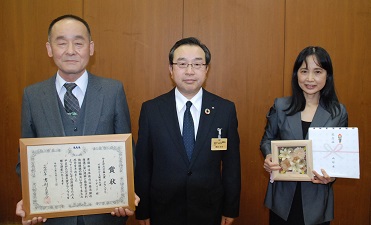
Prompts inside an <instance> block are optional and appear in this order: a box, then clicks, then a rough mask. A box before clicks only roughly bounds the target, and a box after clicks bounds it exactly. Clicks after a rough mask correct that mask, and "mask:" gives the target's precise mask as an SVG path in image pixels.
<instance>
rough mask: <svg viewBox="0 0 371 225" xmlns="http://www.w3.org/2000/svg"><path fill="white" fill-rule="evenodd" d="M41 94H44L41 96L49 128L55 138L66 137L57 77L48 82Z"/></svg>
mask: <svg viewBox="0 0 371 225" xmlns="http://www.w3.org/2000/svg"><path fill="white" fill-rule="evenodd" d="M41 92H42V94H41V95H40V96H41V102H42V108H43V111H44V115H45V120H46V121H47V122H48V124H49V127H50V129H51V130H52V132H53V136H55V137H61V136H66V135H65V133H64V127H63V122H62V117H61V114H60V111H59V104H58V101H59V100H58V98H59V97H58V95H57V91H56V90H55V76H54V77H52V78H50V79H49V80H47V81H46V85H45V87H44V88H43V89H42V90H41ZM56 115H57V116H56Z"/></svg>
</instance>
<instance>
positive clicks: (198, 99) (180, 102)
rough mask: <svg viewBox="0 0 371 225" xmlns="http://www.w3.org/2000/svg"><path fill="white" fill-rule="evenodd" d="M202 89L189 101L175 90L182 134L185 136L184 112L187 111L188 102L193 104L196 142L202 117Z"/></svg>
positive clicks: (192, 111)
mask: <svg viewBox="0 0 371 225" xmlns="http://www.w3.org/2000/svg"><path fill="white" fill-rule="evenodd" d="M202 93H203V91H202V88H201V89H200V90H199V91H198V93H197V94H196V95H195V96H193V98H192V99H187V98H186V97H184V96H183V95H182V94H181V93H180V92H179V90H178V88H175V103H176V112H177V115H178V122H179V127H180V133H181V134H182V135H183V117H184V112H185V110H186V108H187V107H186V103H187V101H191V102H192V106H191V114H192V118H193V123H194V128H195V140H196V137H197V130H198V125H199V123H200V115H201V106H202Z"/></svg>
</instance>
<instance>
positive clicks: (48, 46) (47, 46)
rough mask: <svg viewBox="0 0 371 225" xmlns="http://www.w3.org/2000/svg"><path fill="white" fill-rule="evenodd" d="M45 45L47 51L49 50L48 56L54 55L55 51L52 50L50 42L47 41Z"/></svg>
mask: <svg viewBox="0 0 371 225" xmlns="http://www.w3.org/2000/svg"><path fill="white" fill-rule="evenodd" d="M45 46H46V51H47V52H48V56H49V57H53V51H52V47H51V46H50V43H49V42H46V44H45Z"/></svg>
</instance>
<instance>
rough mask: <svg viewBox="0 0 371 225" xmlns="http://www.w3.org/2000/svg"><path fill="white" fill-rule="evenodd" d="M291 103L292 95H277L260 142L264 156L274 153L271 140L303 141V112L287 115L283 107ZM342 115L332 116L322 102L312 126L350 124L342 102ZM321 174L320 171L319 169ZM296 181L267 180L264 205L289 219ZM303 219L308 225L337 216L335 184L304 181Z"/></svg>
mask: <svg viewBox="0 0 371 225" xmlns="http://www.w3.org/2000/svg"><path fill="white" fill-rule="evenodd" d="M289 104H290V98H278V99H276V100H275V102H274V105H273V107H272V108H271V109H270V111H269V113H268V115H267V119H268V121H267V126H266V128H265V133H264V136H263V138H262V141H261V144H260V150H261V151H262V153H263V156H264V158H265V157H266V156H267V155H268V154H271V140H302V139H303V131H302V126H301V113H300V112H298V113H296V114H294V115H292V116H287V115H286V112H284V111H283V110H285V109H287V108H288V106H289ZM340 109H341V110H340V112H339V115H338V116H336V117H334V118H332V117H331V114H330V113H329V112H328V111H326V110H325V109H324V108H323V107H322V104H321V102H320V104H319V106H318V108H317V111H316V113H315V115H314V118H313V121H312V123H311V125H310V126H311V127H347V126H348V113H347V111H346V109H345V107H344V106H343V105H342V104H340ZM306 139H308V135H307V137H306ZM317 172H319V173H321V171H317ZM295 189H296V182H289V181H275V182H274V183H268V189H267V193H266V197H265V205H266V206H267V207H268V208H269V209H271V210H272V211H273V212H274V213H276V214H277V215H279V216H280V217H282V218H283V219H285V220H287V218H288V215H289V212H290V208H291V203H292V200H293V198H294V193H295ZM301 192H302V193H301V194H302V202H303V212H304V221H305V224H306V225H311V224H319V223H323V222H326V221H331V220H332V219H333V218H334V195H333V190H332V183H330V184H327V185H324V184H313V183H312V182H302V183H301Z"/></svg>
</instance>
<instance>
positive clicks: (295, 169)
mask: <svg viewBox="0 0 371 225" xmlns="http://www.w3.org/2000/svg"><path fill="white" fill-rule="evenodd" d="M271 147H272V161H273V162H274V163H277V164H279V166H280V167H281V170H279V171H277V170H276V171H272V174H271V180H272V181H274V180H280V181H310V180H311V178H312V177H313V173H312V169H313V161H312V141H311V140H284V141H283V140H282V141H271Z"/></svg>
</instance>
